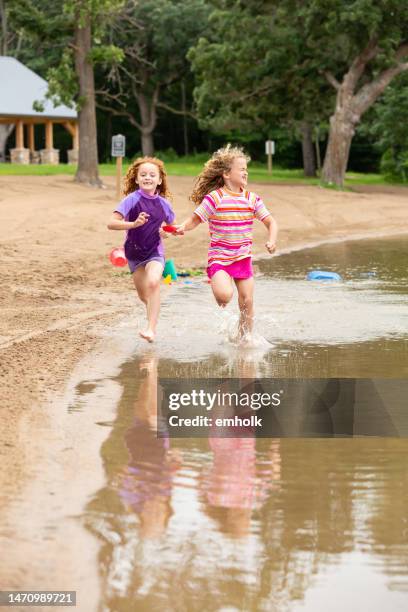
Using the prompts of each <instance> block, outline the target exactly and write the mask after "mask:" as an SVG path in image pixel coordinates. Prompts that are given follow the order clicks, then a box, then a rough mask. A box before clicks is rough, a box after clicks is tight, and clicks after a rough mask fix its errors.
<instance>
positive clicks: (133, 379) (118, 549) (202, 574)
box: [87, 353, 408, 612]
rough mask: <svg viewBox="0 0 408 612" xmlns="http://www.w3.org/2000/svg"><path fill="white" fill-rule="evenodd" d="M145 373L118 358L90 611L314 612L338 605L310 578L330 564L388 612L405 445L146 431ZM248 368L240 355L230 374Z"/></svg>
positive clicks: (399, 544) (401, 572)
mask: <svg viewBox="0 0 408 612" xmlns="http://www.w3.org/2000/svg"><path fill="white" fill-rule="evenodd" d="M157 368H158V365H157V358H156V356H155V355H154V353H151V354H150V355H148V356H145V357H141V358H138V359H136V360H135V361H133V362H132V361H130V362H128V363H126V364H124V366H123V370H122V373H121V375H120V376H119V380H120V381H121V382H122V384H123V396H122V401H121V403H120V406H119V412H118V419H117V422H116V425H115V428H114V430H113V432H112V436H111V439H110V440H109V441H108V442H107V443H106V444H105V447H104V449H103V457H104V460H105V462H106V466H107V474H108V483H107V486H106V487H105V488H104V489H102V490H101V491H100V492H99V494H98V496H97V497H96V498H95V499H94V500H92V502H91V503H90V504H89V507H88V513H87V523H88V526H89V528H90V529H92V531H94V532H95V533H96V534H97V535H98V537H100V538H101V539H102V541H103V542H104V544H103V546H102V548H101V553H100V567H101V574H102V577H103V593H104V597H103V602H102V604H101V605H102V607H101V609H102V610H106V611H112V612H113V611H122V610H123V611H128V610H148V611H150V610H159V609H160V610H162V609H165V610H169V611H173V610H174V611H175V612H178V611H179V610H182V611H184V610H186V611H190V610H196V609H197V610H198V609H200V610H220V609H223V608H225V609H232V610H245V611H246V610H250V611H252V610H254V611H257V610H261V611H263V610H265V611H269V610H277V611H279V612H280V611H281V610H295V609H297V606H298V605H299V606H300V602H302V601H303V602H304V603H303V604H302V605H304V606H306V608H305V609H310V610H315V609H316V597H317V599H318V602H319V604H318V609H334V610H341V609H342V608H341V607H336V606H335V605H334V604H333V606H332V607H331V608H330V607H328V605H329V603H330V602H332V599H333V597H334V598H336V597H337V596H338V597H340V596H341V589H342V588H343V587H344V584H342V583H341V580H340V579H339V580H340V581H339V585H338V587H336V585H337V583H336V581H334V585H333V584H331V586H330V590H326V589H325V588H324V586H322V584H323V585H324V581H325V576H327V575H328V572H329V570H330V568H337V569H336V572H338V573H339V575H340V576H341V575H342V574H344V573H345V574H346V576H348V579H351V578H350V576H349V575H348V573H347V572H348V568H349V566H350V564H352V566H353V568H354V569H353V571H354V572H359V571H360V570H361V571H362V572H363V573H364V572H365V574H364V575H365V576H366V578H367V576H368V578H367V579H368V581H369V583H370V594H372V595H373V599H372V600H371V598H370V600H369V601H370V605H369V606H368V607H367V609H370V610H382V609H383V608H382V607H381V606H377V605H376V595H375V594H376V593H378V596H380V595H381V593H383V592H385V593H386V600H387V604H388V607H389V608H390V609H399V608H398V605H400V604H401V602H402V601H403V600H402V598H403V597H404V595H405V594H406V590H407V589H408V578H407V568H408V563H407V562H408V547H407V545H408V511H407V508H408V460H407V459H408V453H407V444H406V442H405V440H398V439H392V438H391V439H388V440H387V439H377V438H374V439H336V440H327V439H326V440H325V439H300V438H299V439H281V440H276V439H272V440H271V439H259V440H255V438H254V437H249V438H220V437H218V436H216V435H211V436H210V438H209V440H204V439H169V438H157V437H156V431H155V426H156V421H155V414H156V413H155V410H156V390H157ZM254 368H255V365H254V364H253V363H252V364H251V362H249V363H248V362H246V361H245V360H242V355H241V356H240V362H239V363H238V362H237V363H236V364H235V367H234V371H236V372H240V373H241V375H242V374H243V373H244V375H245V377H247V376H250V375H251V374H253V373H254ZM186 369H187V370H188V367H187V368H186ZM140 373H142V378H141V377H140ZM159 373H160V372H159ZM160 374H161V373H160ZM214 433H215V432H214ZM336 588H339V592H338V593H337V594H336ZM354 588H357V590H358V584H357V586H355V587H354ZM319 589H320V590H319ZM333 589H334V592H333ZM309 595H310V596H311V597H312V596H313V597H314V599H313V604H310V605H311V607H310V608H307V605H308V597H309ZM378 601H380V599H379V600H378ZM394 604H395V608H393V605H394ZM299 609H300V608H299ZM301 609H303V607H302V608H301Z"/></svg>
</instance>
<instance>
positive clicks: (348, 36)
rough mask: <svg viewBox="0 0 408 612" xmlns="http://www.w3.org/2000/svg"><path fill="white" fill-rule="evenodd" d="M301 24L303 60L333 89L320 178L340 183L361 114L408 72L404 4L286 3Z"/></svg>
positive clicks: (367, 0)
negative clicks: (305, 56) (305, 53)
mask: <svg viewBox="0 0 408 612" xmlns="http://www.w3.org/2000/svg"><path fill="white" fill-rule="evenodd" d="M283 4H285V7H284V9H285V10H284V12H285V14H286V17H287V18H288V19H290V18H291V16H292V15H293V14H296V15H298V16H299V17H300V18H301V19H302V22H303V24H304V37H305V42H306V46H307V47H308V48H309V49H310V50H311V55H310V58H309V59H307V64H308V65H309V66H310V68H311V69H312V70H314V71H315V74H316V73H317V72H319V73H320V74H323V75H324V76H325V78H326V80H327V82H328V83H330V85H331V86H332V87H333V89H334V91H335V93H336V100H335V106H334V111H333V113H332V115H331V117H330V131H329V140H328V145H327V149H326V155H325V160H324V165H323V174H322V178H323V180H324V181H325V182H327V183H331V184H335V185H338V186H340V187H341V186H342V185H343V181H344V176H345V172H346V168H347V162H348V158H349V152H350V146H351V142H352V139H353V136H354V133H355V129H356V126H357V125H358V124H359V122H360V120H361V118H362V116H363V115H364V113H365V112H366V111H367V110H368V109H369V108H370V107H371V106H372V105H373V104H374V102H375V101H376V100H377V99H378V98H379V96H380V95H381V94H382V93H383V92H384V90H385V89H386V87H387V86H388V85H389V84H390V83H391V81H392V79H394V78H395V77H396V76H397V75H399V74H400V73H402V72H403V71H405V70H408V61H407V60H408V4H407V3H406V2H400V0H382V1H381V2H378V0H311V1H310V2H307V3H305V2H301V1H300V0H296V1H294V2H287V3H283Z"/></svg>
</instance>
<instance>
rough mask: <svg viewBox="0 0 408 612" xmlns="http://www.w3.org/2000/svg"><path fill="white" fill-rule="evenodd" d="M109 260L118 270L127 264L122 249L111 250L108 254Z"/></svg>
mask: <svg viewBox="0 0 408 612" xmlns="http://www.w3.org/2000/svg"><path fill="white" fill-rule="evenodd" d="M109 259H110V260H111V263H112V264H113V265H114V266H117V267H118V268H123V266H126V264H127V259H126V255H125V250H124V248H123V247H116V248H115V249H112V250H111V252H110V253H109Z"/></svg>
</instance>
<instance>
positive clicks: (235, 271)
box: [207, 257, 254, 278]
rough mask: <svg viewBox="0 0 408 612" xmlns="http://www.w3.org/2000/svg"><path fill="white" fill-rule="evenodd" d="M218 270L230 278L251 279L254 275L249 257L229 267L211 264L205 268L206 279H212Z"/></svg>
mask: <svg viewBox="0 0 408 612" xmlns="http://www.w3.org/2000/svg"><path fill="white" fill-rule="evenodd" d="M218 270H224V272H226V273H227V274H229V275H230V276H231V278H251V277H252V276H253V275H254V271H253V269H252V258H251V257H245V259H239V260H238V261H234V263H232V264H230V265H229V266H222V265H221V264H217V263H215V264H212V265H211V266H209V267H208V268H207V274H208V278H212V277H213V276H214V274H215V273H216V272H218Z"/></svg>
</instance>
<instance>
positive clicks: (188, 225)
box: [174, 213, 202, 234]
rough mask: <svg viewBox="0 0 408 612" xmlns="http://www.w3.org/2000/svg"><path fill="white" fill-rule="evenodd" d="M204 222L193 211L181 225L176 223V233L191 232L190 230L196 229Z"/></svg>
mask: <svg viewBox="0 0 408 612" xmlns="http://www.w3.org/2000/svg"><path fill="white" fill-rule="evenodd" d="M200 223H202V221H201V219H200V217H199V216H198V215H196V214H195V213H193V214H192V215H191V217H189V218H188V219H186V220H185V221H183V223H181V224H180V225H175V226H174V227H176V228H177V231H176V232H175V233H176V234H184V232H189V231H190V230H193V229H195V228H196V227H198V226H199V225H200Z"/></svg>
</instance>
